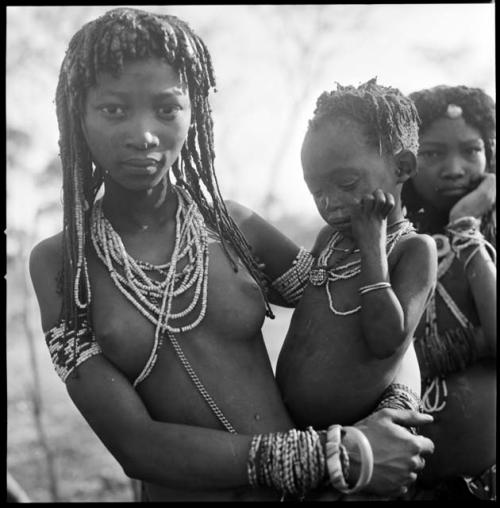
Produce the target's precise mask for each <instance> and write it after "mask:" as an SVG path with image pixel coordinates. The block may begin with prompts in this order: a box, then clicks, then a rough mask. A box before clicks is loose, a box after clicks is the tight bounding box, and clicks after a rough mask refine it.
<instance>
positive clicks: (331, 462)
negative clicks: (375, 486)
mask: <svg viewBox="0 0 500 508" xmlns="http://www.w3.org/2000/svg"><path fill="white" fill-rule="evenodd" d="M342 431H343V432H344V433H345V434H346V435H348V434H349V435H351V437H353V438H355V442H356V446H357V448H358V451H359V454H360V461H361V470H360V472H359V477H358V480H357V482H356V484H355V485H354V487H349V485H348V483H347V480H346V472H345V471H344V470H343V468H342V459H341V456H342V454H343V453H345V454H346V455H347V451H346V450H345V448H344V446H343V445H342V442H341V437H342V434H341V433H342ZM326 465H327V468H328V474H329V476H330V481H331V483H332V486H333V487H334V488H335V489H337V490H338V491H340V492H342V493H343V494H353V493H355V492H359V491H360V490H361V489H363V488H364V487H366V485H368V483H370V480H371V478H372V474H373V452H372V448H371V445H370V442H369V441H368V439H367V438H366V436H365V435H364V434H363V433H362V432H361V431H360V430H359V429H357V428H356V427H350V426H349V427H343V428H342V427H341V426H340V425H331V426H330V427H329V428H328V433H327V442H326Z"/></svg>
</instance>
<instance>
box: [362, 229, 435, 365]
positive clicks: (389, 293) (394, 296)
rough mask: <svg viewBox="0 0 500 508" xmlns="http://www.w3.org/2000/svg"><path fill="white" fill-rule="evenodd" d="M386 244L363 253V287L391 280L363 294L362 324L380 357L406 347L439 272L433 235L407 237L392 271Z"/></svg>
mask: <svg viewBox="0 0 500 508" xmlns="http://www.w3.org/2000/svg"><path fill="white" fill-rule="evenodd" d="M382 249H385V247H383V246H376V247H375V248H373V249H372V250H371V251H368V252H366V249H365V252H362V260H361V277H362V286H364V285H370V284H373V283H376V282H381V281H386V282H390V284H391V287H388V288H384V289H379V290H376V291H370V292H368V293H365V294H363V295H362V296H361V325H362V328H363V334H364V338H365V340H366V343H367V344H368V347H369V348H370V350H371V351H372V352H373V354H374V355H375V356H376V357H377V358H387V357H389V356H392V355H393V354H394V353H396V352H397V351H398V350H401V348H406V347H407V346H408V344H409V342H410V341H411V340H412V337H413V333H414V331H415V328H416V327H417V324H418V322H419V320H420V318H421V316H422V313H423V312H424V309H425V305H426V302H427V300H428V297H429V294H430V292H431V291H432V290H433V288H434V284H435V280H436V273H437V253H436V246H435V243H434V241H433V240H432V238H431V237H429V236H427V235H415V236H412V237H411V238H407V239H406V240H404V244H403V245H402V252H401V253H400V257H399V260H398V261H397V264H396V266H395V267H394V269H393V270H392V273H391V274H390V276H389V274H388V270H389V269H388V262H387V257H386V256H385V251H383V250H382Z"/></svg>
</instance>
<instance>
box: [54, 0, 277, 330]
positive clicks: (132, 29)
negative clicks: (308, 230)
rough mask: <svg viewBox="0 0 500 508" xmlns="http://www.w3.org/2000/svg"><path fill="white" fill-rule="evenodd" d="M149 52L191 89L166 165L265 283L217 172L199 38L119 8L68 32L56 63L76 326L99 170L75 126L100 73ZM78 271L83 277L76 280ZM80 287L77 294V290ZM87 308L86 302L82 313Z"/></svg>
mask: <svg viewBox="0 0 500 508" xmlns="http://www.w3.org/2000/svg"><path fill="white" fill-rule="evenodd" d="M150 57H159V58H162V59H163V60H165V61H166V62H167V63H168V64H170V65H171V66H172V67H173V68H174V69H175V70H176V71H177V72H178V73H179V76H180V79H181V82H182V83H183V84H186V85H187V87H188V89H189V98H190V101H191V111H192V122H191V126H190V128H189V131H188V134H187V139H186V142H185V143H184V146H183V147H182V149H181V153H180V156H179V158H178V159H177V161H176V162H175V163H174V164H173V166H172V168H171V169H172V174H173V177H175V180H176V184H177V185H181V186H183V187H184V188H186V190H187V191H188V192H189V193H190V194H191V196H192V197H193V199H194V200H195V202H196V203H197V205H198V207H199V209H200V211H201V213H202V214H203V217H204V219H205V221H206V223H207V225H208V226H210V227H212V228H214V229H215V230H217V231H218V232H219V234H220V237H221V240H222V244H223V247H224V250H225V252H226V254H227V255H228V257H229V259H230V261H231V263H232V265H233V268H234V269H235V270H236V269H237V268H236V266H237V265H236V262H235V261H234V260H233V259H232V257H231V256H230V254H229V251H228V248H227V245H226V242H229V243H230V244H231V246H232V247H233V248H234V249H235V251H236V253H237V255H238V256H239V257H240V258H241V260H242V261H243V263H244V265H245V266H246V268H247V269H248V270H249V272H250V274H251V275H252V276H253V277H254V279H255V280H256V281H257V282H258V283H259V285H260V286H261V288H262V289H263V290H264V289H265V286H266V281H265V280H264V276H263V274H262V272H261V271H260V269H259V267H258V264H257V262H256V260H255V259H254V257H253V256H252V254H251V252H250V247H249V245H248V243H247V242H246V241H245V238H244V237H243V235H242V233H241V232H240V230H239V229H238V227H237V226H236V224H235V223H234V221H233V220H232V218H231V217H230V216H229V213H228V210H227V208H226V206H225V203H224V200H223V198H222V196H221V193H220V189H219V185H218V182H217V178H216V176H215V171H214V158H215V154H214V140H213V120H212V115H211V108H210V105H209V102H208V94H209V91H210V89H215V75H214V70H213V67H212V61H211V57H210V54H209V52H208V49H207V47H206V46H205V43H204V42H203V41H202V40H201V39H200V37H198V36H197V35H196V34H195V33H194V32H193V31H192V29H191V28H190V27H189V26H188V25H187V24H186V23H185V22H184V21H182V20H180V19H178V18H177V17H175V16H171V15H157V14H152V13H149V12H146V11H142V10H139V9H132V8H117V9H113V10H110V11H108V12H106V13H105V14H104V15H103V16H101V17H99V18H97V19H95V20H93V21H91V22H89V23H87V24H85V25H84V26H83V27H82V28H81V29H80V30H79V31H78V32H77V33H76V34H75V35H74V36H73V38H72V39H71V41H70V43H69V47H68V49H67V51H66V55H65V57H64V60H63V62H62V65H61V70H60V74H59V82H58V85H57V92H56V109H57V119H58V124H59V134H60V138H59V147H60V157H61V163H62V170H63V205H64V218H63V226H64V230H63V234H64V237H63V246H64V247H63V248H64V251H63V269H62V273H61V285H62V291H63V309H62V317H64V319H65V321H66V323H72V326H73V327H75V328H76V327H77V323H78V316H79V310H78V308H77V305H76V303H75V300H76V299H77V298H78V299H79V300H80V301H81V300H82V299H83V300H85V298H87V302H88V301H89V298H90V287H89V283H88V280H85V279H86V278H85V277H84V272H85V267H84V264H85V246H86V240H87V237H88V232H89V221H90V212H91V209H92V206H93V203H94V201H95V198H96V195H97V193H98V191H99V189H100V188H101V186H102V184H103V175H102V173H101V170H100V168H99V167H97V166H96V165H94V164H93V161H92V155H91V153H90V151H89V148H88V146H87V143H86V141H85V138H84V135H83V132H82V128H81V120H82V118H83V114H84V111H85V100H86V94H87V91H88V89H89V87H91V86H93V85H95V84H96V76H97V75H98V74H99V73H100V72H111V73H112V74H113V75H115V76H119V74H120V71H121V70H122V69H123V65H124V63H126V62H127V61H131V60H137V59H147V58H150ZM80 277H83V278H84V280H82V281H81V282H82V283H81V284H78V279H79V278H80ZM78 287H80V288H81V291H80V294H75V291H76V290H75V288H78ZM85 294H86V295H87V296H86V297H85ZM264 294H266V292H265V291H264ZM266 305H267V310H268V314H272V313H271V312H270V308H269V304H268V302H267V300H266ZM83 307H85V305H84V306H83ZM89 308H90V305H87V308H86V312H87V316H88V313H89ZM80 315H81V314H80Z"/></svg>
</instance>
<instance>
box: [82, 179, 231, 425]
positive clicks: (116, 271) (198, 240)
mask: <svg viewBox="0 0 500 508" xmlns="http://www.w3.org/2000/svg"><path fill="white" fill-rule="evenodd" d="M174 190H175V192H176V194H177V199H178V206H177V212H176V217H175V219H176V224H175V243H174V249H173V252H172V257H171V260H170V261H169V262H168V263H164V264H160V265H153V264H151V263H147V262H144V261H139V260H136V259H134V258H133V257H132V256H130V255H129V254H128V253H127V251H126V249H125V246H124V245H123V242H122V239H121V238H120V235H119V234H118V233H117V232H116V231H115V230H114V229H113V226H112V225H111V223H110V222H109V221H108V220H107V219H106V217H105V216H104V213H103V210H102V201H98V202H97V203H96V204H95V205H94V208H93V210H92V226H91V238H92V242H93V244H94V248H95V251H96V253H97V256H98V257H99V259H100V260H101V261H102V262H103V263H104V265H105V266H106V268H107V269H108V271H109V274H110V276H111V279H112V280H113V282H114V284H115V286H116V287H117V288H118V289H119V290H120V292H121V293H122V294H123V295H124V296H125V297H126V298H127V299H128V300H129V301H130V302H131V303H132V304H133V305H134V306H135V307H136V308H137V309H138V310H139V312H140V313H141V314H142V315H143V316H144V317H146V318H147V319H148V320H149V321H151V322H152V323H153V324H154V325H155V327H156V328H155V338H154V344H153V348H152V350H151V354H150V356H149V358H148V361H147V362H146V365H145V366H144V369H143V370H142V372H141V373H140V374H139V376H138V377H137V378H136V380H135V381H134V383H133V384H134V387H135V386H137V385H138V384H139V383H140V382H141V381H143V380H144V379H145V378H146V377H147V376H148V375H149V373H150V372H151V370H152V369H153V367H154V365H155V363H156V359H157V355H158V348H159V346H160V345H161V342H162V338H163V335H164V334H165V333H166V334H167V336H168V338H169V340H170V342H171V343H172V346H173V348H174V350H175V352H176V353H177V355H178V357H179V359H180V361H181V363H182V365H183V367H184V368H185V369H186V372H187V373H188V375H189V377H190V378H191V380H192V381H193V383H194V385H195V386H196V388H197V390H198V391H199V392H200V393H201V395H202V396H203V398H204V399H205V401H206V402H207V404H208V405H209V406H210V408H211V409H212V411H213V412H214V414H215V416H216V417H217V418H218V419H219V421H220V422H221V423H222V425H223V426H224V427H225V428H226V430H228V431H229V432H232V433H235V432H236V431H235V430H234V428H233V427H232V425H231V424H230V423H229V421H228V420H227V419H226V417H225V416H224V414H223V413H222V411H221V410H220V409H219V407H218V406H217V404H216V403H215V402H214V400H213V399H212V397H211V396H210V394H209V393H208V391H207V390H206V388H205V387H204V385H203V383H202V382H201V381H200V379H199V378H198V376H197V375H196V373H195V371H194V369H193V368H192V366H191V365H190V363H189V361H188V359H187V358H186V356H185V355H184V353H183V351H182V349H181V347H180V344H179V342H178V341H177V339H176V338H175V336H174V333H178V332H181V333H182V332H185V331H188V330H192V329H193V328H195V327H196V326H197V325H198V324H199V323H200V322H201V321H202V319H203V318H204V316H205V313H206V310H207V287H208V259H209V256H208V232H207V228H206V225H205V221H204V219H203V216H202V215H201V213H200V211H199V209H198V206H197V205H196V203H195V202H194V200H193V199H192V198H191V196H190V195H189V193H188V192H186V191H185V190H183V189H182V188H179V187H174ZM182 265H184V266H183V267H182V268H181V269H180V271H177V270H178V267H180V266H182ZM153 272H155V273H156V274H158V275H159V277H158V278H159V279H160V280H156V279H155V278H152V277H151V276H150V275H149V274H150V273H153ZM192 288H193V290H192ZM189 290H192V295H191V297H190V301H189V303H188V305H187V306H186V307H185V308H184V309H183V310H180V311H178V312H173V310H172V306H173V302H174V298H178V297H180V296H181V295H184V294H185V293H187V292H188V291H189ZM189 316H191V319H190V320H189V322H188V323H187V324H182V325H180V324H177V325H176V321H178V320H181V319H184V320H186V319H188V318H189Z"/></svg>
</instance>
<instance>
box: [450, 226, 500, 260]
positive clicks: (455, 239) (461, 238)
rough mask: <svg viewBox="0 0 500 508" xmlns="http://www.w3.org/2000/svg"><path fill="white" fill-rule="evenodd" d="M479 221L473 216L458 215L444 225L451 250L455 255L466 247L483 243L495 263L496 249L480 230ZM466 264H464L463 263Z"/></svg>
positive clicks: (474, 252) (470, 257) (470, 256)
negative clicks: (458, 216)
mask: <svg viewBox="0 0 500 508" xmlns="http://www.w3.org/2000/svg"><path fill="white" fill-rule="evenodd" d="M480 225H481V221H480V220H479V219H476V218H475V217H472V216H470V217H469V216H468V217H460V218H459V219H456V220H454V221H453V222H450V223H449V224H448V225H447V226H446V228H445V229H446V232H447V234H448V235H449V236H450V246H451V250H452V251H453V252H454V253H455V255H456V256H457V257H460V254H461V252H462V251H463V250H465V249H466V248H467V247H470V246H472V245H477V246H478V247H479V246H481V245H484V246H485V247H486V249H489V251H490V254H491V257H492V259H493V261H494V262H495V263H496V249H495V247H493V245H492V244H491V243H490V242H488V241H487V240H486V239H485V237H484V236H483V234H482V233H481V231H480V229H479V228H480ZM478 250H479V249H475V250H474V251H473V253H472V254H470V255H469V256H468V257H467V260H466V263H467V264H468V262H470V260H471V259H472V257H473V254H476V252H477V251H478ZM465 266H466V265H465Z"/></svg>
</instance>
